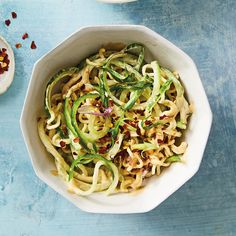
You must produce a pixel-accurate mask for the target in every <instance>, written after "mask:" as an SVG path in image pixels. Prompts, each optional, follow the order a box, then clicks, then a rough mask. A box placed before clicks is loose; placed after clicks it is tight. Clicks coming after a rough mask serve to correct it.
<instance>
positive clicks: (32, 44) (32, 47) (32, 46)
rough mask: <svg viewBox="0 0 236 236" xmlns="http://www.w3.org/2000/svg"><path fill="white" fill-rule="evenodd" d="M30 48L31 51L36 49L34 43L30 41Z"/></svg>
mask: <svg viewBox="0 0 236 236" xmlns="http://www.w3.org/2000/svg"><path fill="white" fill-rule="evenodd" d="M30 48H31V49H36V48H37V46H36V44H35V42H34V41H32V43H31V45H30Z"/></svg>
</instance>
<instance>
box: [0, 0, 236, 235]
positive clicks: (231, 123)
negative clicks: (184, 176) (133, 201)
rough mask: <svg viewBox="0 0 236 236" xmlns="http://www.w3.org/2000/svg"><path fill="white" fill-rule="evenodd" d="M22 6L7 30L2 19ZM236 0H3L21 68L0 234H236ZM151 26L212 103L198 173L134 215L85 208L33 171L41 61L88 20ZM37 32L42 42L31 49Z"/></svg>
mask: <svg viewBox="0 0 236 236" xmlns="http://www.w3.org/2000/svg"><path fill="white" fill-rule="evenodd" d="M13 10H14V11H16V12H17V14H18V18H17V19H16V20H14V21H12V24H11V26H10V27H9V28H7V27H6V26H5V25H4V23H3V22H4V20H5V19H6V18H9V17H10V12H11V11H13ZM235 12H236V1H235V0H225V1H222V0H212V1H206V0H198V1H194V0H139V1H138V2H134V3H129V4H124V5H109V4H102V3H98V2H95V0H0V34H1V35H3V36H4V37H5V38H6V39H7V40H8V41H9V42H10V43H11V44H12V45H15V43H17V42H19V41H21V39H20V38H21V35H22V34H23V33H24V32H25V31H26V32H28V33H29V35H30V39H27V40H26V41H24V42H23V47H22V48H20V49H18V50H17V49H15V56H16V75H15V79H14V82H13V84H12V86H11V88H10V89H9V90H8V92H7V93H5V94H4V95H2V96H0V168H1V170H0V236H6V235H7V236H9V235H22V236H23V235H24V236H28V235H57V236H61V235H62V236H64V235H69V234H71V235H84V236H86V235H93V236H95V235H112V236H113V235H114V236H115V235H145V236H149V235H164V236H166V235H167V236H169V235H214V236H215V235H232V236H233V235H236V154H235V153H236V145H235V141H236V105H235V104H236V92H235V91H236V82H235V74H236V73H235V72H236V69H235V68H236V43H235V42H236V40H235V39H236V14H235ZM128 23H129V24H130V23H131V24H143V25H146V26H148V27H150V28H151V29H153V30H155V31H157V32H158V33H160V34H161V35H163V36H164V37H166V38H167V39H169V40H170V41H172V42H173V43H175V44H176V45H177V46H179V47H180V48H181V49H183V50H184V51H185V52H187V53H188V54H189V55H190V56H191V57H192V58H193V59H194V61H195V62H196V64H197V67H198V69H199V72H200V76H201V78H202V82H203V84H204V87H205V90H206V93H207V95H208V98H209V102H210V105H211V108H212V111H213V116H214V118H213V126H212V131H211V134H210V138H209V142H208V145H207V148H206V151H205V155H204V159H203V162H202V164H201V168H200V170H199V172H198V173H197V175H195V177H194V178H192V179H191V180H190V181H189V182H187V183H186V184H185V185H184V186H183V187H182V188H181V189H179V190H178V191H177V192H176V193H174V194H173V195H172V196H171V197H170V198H169V199H167V200H166V201H165V202H164V203H163V204H161V205H160V206H159V207H158V208H156V209H155V210H153V211H151V212H149V213H146V214H136V215H121V216H120V215H94V214H87V213H84V212H82V211H80V210H78V209H77V208H75V207H74V206H73V205H72V204H71V203H69V202H68V201H67V200H65V199H63V198H62V197H61V196H59V195H58V194H57V193H55V192H54V191H53V190H52V189H50V188H49V187H47V186H46V185H45V184H44V183H42V182H41V181H40V180H39V179H38V178H37V177H36V176H35V174H34V171H33V169H32V166H31V163H30V159H29V157H28V154H27V151H26V148H25V145H24V142H23V139H22V137H21V133H20V128H19V117H20V112H21V109H22V105H23V100H24V96H25V93H26V89H27V85H28V82H29V79H30V74H31V70H32V67H33V63H34V62H35V61H36V60H37V59H38V58H39V57H40V56H41V55H43V54H44V53H45V52H47V51H48V50H49V49H51V48H53V47H54V46H55V45H56V44H57V43H59V42H60V41H62V40H63V39H64V38H65V37H66V36H68V35H69V34H70V33H72V32H73V31H75V30H76V29H78V28H79V27H81V26H85V25H94V24H128ZM31 40H35V41H36V43H37V45H38V49H37V50H34V51H32V50H31V49H30V48H29V47H30V42H31Z"/></svg>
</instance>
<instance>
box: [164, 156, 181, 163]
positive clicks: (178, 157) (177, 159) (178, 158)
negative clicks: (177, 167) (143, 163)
mask: <svg viewBox="0 0 236 236" xmlns="http://www.w3.org/2000/svg"><path fill="white" fill-rule="evenodd" d="M181 157H182V155H174V156H171V157H168V158H167V159H166V161H165V162H167V163H168V162H169V163H171V162H181Z"/></svg>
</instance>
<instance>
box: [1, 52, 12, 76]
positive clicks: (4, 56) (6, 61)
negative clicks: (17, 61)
mask: <svg viewBox="0 0 236 236" xmlns="http://www.w3.org/2000/svg"><path fill="white" fill-rule="evenodd" d="M9 64H10V60H9V59H8V54H7V49H6V48H0V74H3V73H4V72H5V71H8V68H9Z"/></svg>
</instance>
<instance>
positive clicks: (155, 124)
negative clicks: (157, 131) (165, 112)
mask: <svg viewBox="0 0 236 236" xmlns="http://www.w3.org/2000/svg"><path fill="white" fill-rule="evenodd" d="M144 122H145V121H144V120H142V122H141V126H142V128H143V129H144V130H150V129H152V128H153V127H156V126H158V125H163V124H165V123H164V122H162V121H157V122H155V123H154V124H151V125H148V126H145V125H144Z"/></svg>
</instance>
